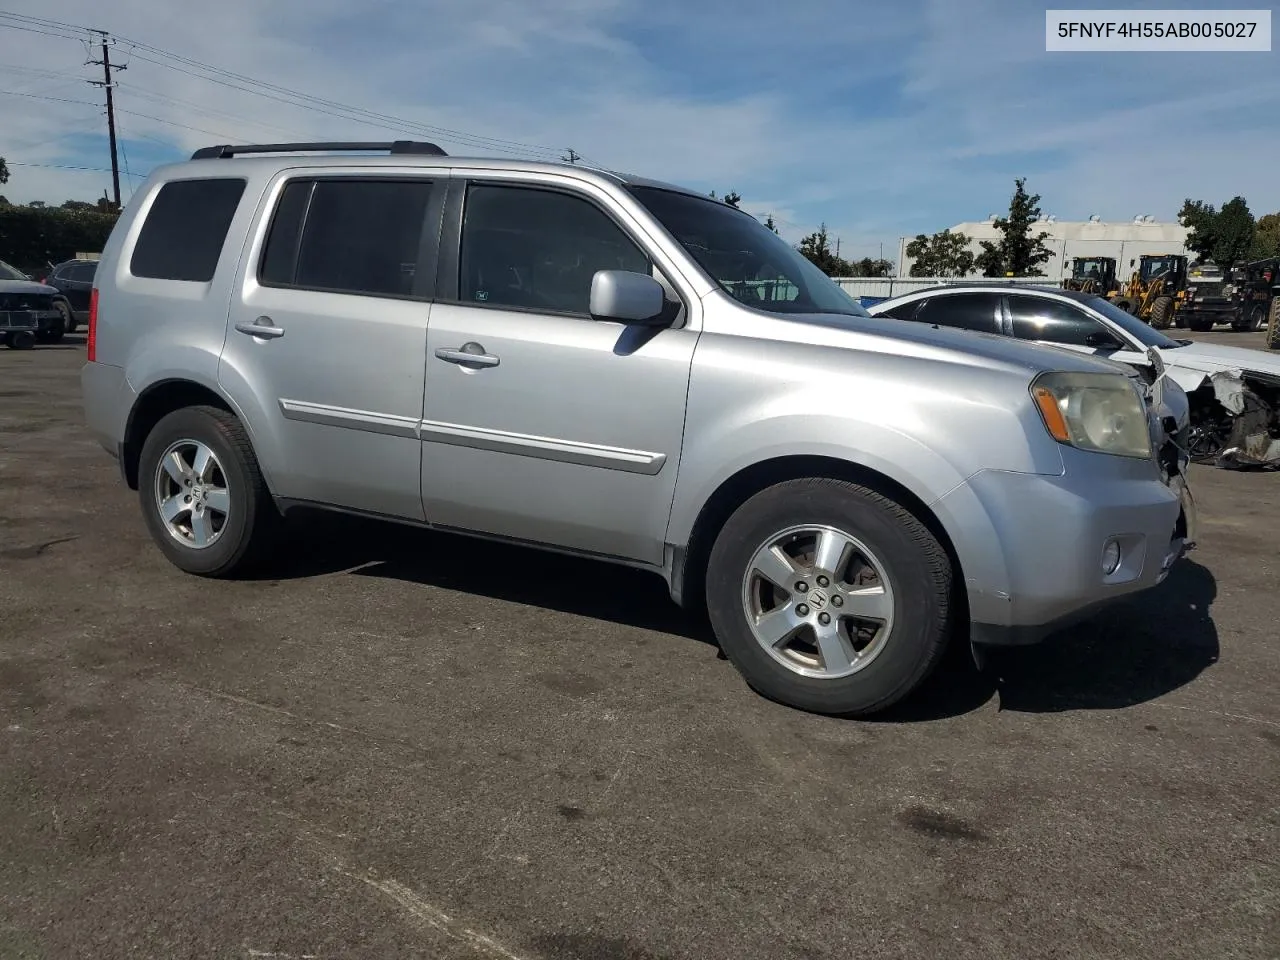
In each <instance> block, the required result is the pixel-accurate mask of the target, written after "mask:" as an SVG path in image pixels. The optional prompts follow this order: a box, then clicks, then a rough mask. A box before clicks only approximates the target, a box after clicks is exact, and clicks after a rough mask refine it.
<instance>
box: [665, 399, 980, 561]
mask: <svg viewBox="0 0 1280 960" xmlns="http://www.w3.org/2000/svg"><path fill="white" fill-rule="evenodd" d="M851 433H853V431H851V425H850V423H849V422H848V421H847V420H844V419H842V418H840V417H836V416H828V417H815V416H814V415H813V414H811V413H804V414H799V413H796V414H791V415H779V416H774V417H770V418H767V419H761V420H746V421H745V422H737V423H733V424H726V423H722V424H720V425H719V428H718V429H715V430H707V431H705V432H703V433H702V434H701V435H698V436H690V437H688V438H687V439H686V442H685V447H684V450H685V452H684V454H683V455H682V456H681V462H680V472H679V476H678V478H677V480H676V490H675V499H674V503H673V507H672V514H671V520H670V523H669V524H668V529H667V542H668V543H671V544H675V545H680V546H684V545H687V544H688V542H689V539H690V536H691V534H692V533H693V528H694V525H695V523H696V522H697V519H698V516H699V514H700V513H701V511H702V508H703V507H704V506H705V504H706V503H707V502H708V501H710V499H711V497H712V495H713V494H715V492H716V491H717V490H718V489H719V488H720V487H721V486H722V485H723V484H725V483H726V482H727V481H728V480H730V479H731V478H732V477H734V476H735V475H737V474H738V473H740V472H742V471H743V470H746V469H747V468H749V467H752V466H755V465H757V464H760V463H764V462H767V461H770V460H777V459H781V458H785V457H825V458H829V459H833V460H838V461H843V462H846V463H850V464H854V465H856V466H860V467H864V468H866V469H869V470H874V471H876V472H877V473H880V474H882V475H884V476H886V477H888V478H889V479H890V480H892V481H893V482H895V483H897V484H899V485H900V486H902V487H905V488H906V489H907V490H909V491H911V493H912V494H913V495H915V496H916V497H917V498H918V499H920V500H921V501H922V502H924V503H925V504H926V505H928V504H933V503H935V502H937V501H938V500H939V499H941V498H942V497H943V496H945V495H946V494H947V493H948V492H949V491H950V490H952V489H954V488H955V487H957V486H958V485H960V484H962V483H963V482H964V480H965V474H964V472H963V471H962V469H960V468H959V467H958V466H957V465H956V464H955V463H953V462H951V461H950V460H948V459H947V458H946V457H944V456H942V455H941V454H940V453H939V452H938V451H936V450H931V449H930V448H928V447H926V446H925V445H924V444H922V443H920V442H919V441H916V440H914V439H912V438H911V437H908V436H906V435H905V434H902V433H900V432H897V431H894V430H892V429H890V428H887V427H883V426H878V425H874V424H867V423H862V424H858V425H857V430H856V436H850V434H851ZM823 436H826V437H830V438H832V439H829V440H822V439H818V438H820V437H823ZM842 437H847V438H848V439H835V438H842Z"/></svg>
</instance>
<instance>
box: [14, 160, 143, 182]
mask: <svg viewBox="0 0 1280 960" xmlns="http://www.w3.org/2000/svg"><path fill="white" fill-rule="evenodd" d="M5 163H7V164H8V165H9V166H11V167H41V168H44V169H49V170H88V171H91V172H93V173H110V172H111V171H110V170H109V169H108V168H107V167H80V166H73V165H71V164H67V163H24V162H23V161H21V160H10V159H8V158H7V157H6V158H5ZM129 176H130V177H132V178H133V179H134V180H145V179H146V175H145V174H141V173H131V174H129Z"/></svg>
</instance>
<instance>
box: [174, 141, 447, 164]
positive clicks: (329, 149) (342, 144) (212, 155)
mask: <svg viewBox="0 0 1280 960" xmlns="http://www.w3.org/2000/svg"><path fill="white" fill-rule="evenodd" d="M360 150H367V151H379V152H380V151H386V152H387V153H392V154H397V153H409V154H417V155H419V156H429V157H446V156H448V154H447V153H445V152H444V151H443V150H441V149H440V148H439V147H438V146H436V145H435V144H434V143H427V142H426V141H424V140H394V141H391V142H387V143H360V142H359V141H338V142H333V143H246V144H241V145H239V146H237V145H234V144H230V143H224V144H220V145H219V146H216V147H201V148H200V149H199V150H197V151H196V152H195V153H193V154H192V155H191V159H192V160H225V159H227V158H228V157H234V156H237V155H239V154H242V153H339V152H345V151H352V152H354V151H360Z"/></svg>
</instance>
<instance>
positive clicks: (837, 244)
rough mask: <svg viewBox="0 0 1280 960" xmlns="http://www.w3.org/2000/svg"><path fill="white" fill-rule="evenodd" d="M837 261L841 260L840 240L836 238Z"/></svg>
mask: <svg viewBox="0 0 1280 960" xmlns="http://www.w3.org/2000/svg"><path fill="white" fill-rule="evenodd" d="M836 259H837V260H839V259H840V238H839V237H836Z"/></svg>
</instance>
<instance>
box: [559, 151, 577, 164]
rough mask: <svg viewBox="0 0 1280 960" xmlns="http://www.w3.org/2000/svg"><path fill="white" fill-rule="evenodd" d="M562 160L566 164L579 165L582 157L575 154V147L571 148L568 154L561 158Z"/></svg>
mask: <svg viewBox="0 0 1280 960" xmlns="http://www.w3.org/2000/svg"><path fill="white" fill-rule="evenodd" d="M560 159H561V160H563V161H564V162H565V163H577V162H578V161H579V160H581V159H582V157H580V156H579V155H578V154H577V153H575V152H574V149H573V147H570V148H569V152H568V154H566V155H565V156H563V157H561V158H560Z"/></svg>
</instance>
